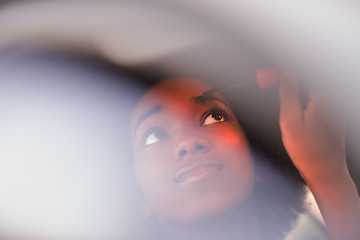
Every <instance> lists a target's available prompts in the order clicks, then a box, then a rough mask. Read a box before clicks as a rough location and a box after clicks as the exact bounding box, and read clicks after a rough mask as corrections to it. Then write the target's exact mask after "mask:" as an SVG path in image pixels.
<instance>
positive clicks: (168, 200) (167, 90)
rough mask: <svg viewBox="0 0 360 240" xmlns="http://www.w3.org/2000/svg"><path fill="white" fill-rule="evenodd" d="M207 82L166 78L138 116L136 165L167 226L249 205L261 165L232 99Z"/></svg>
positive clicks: (147, 196)
mask: <svg viewBox="0 0 360 240" xmlns="http://www.w3.org/2000/svg"><path fill="white" fill-rule="evenodd" d="M210 88H211V87H210V86H209V85H208V84H206V83H205V82H202V81H200V80H195V79H173V80H167V81H164V82H162V83H160V84H159V85H157V86H155V87H154V88H152V89H150V90H149V91H148V92H147V93H146V94H145V95H144V96H143V97H142V99H141V100H140V102H139V103H138V105H137V107H136V109H135V111H134V114H133V126H132V129H133V132H134V135H133V140H132V141H133V150H134V166H135V172H136V176H137V179H138V182H139V185H140V187H141V189H142V191H143V194H144V197H145V200H146V202H147V205H148V206H149V207H150V208H151V209H152V211H153V212H154V214H155V215H157V217H158V218H159V219H161V220H164V221H173V222H191V221H197V220H199V219H203V218H206V217H209V216H212V215H216V214H219V213H221V212H223V211H228V210H229V209H231V208H234V207H236V206H238V205H239V204H241V203H243V202H245V200H246V199H248V198H249V196H250V195H251V192H252V189H253V185H254V166H253V161H252V158H251V155H250V150H249V146H248V143H247V140H246V138H245V135H244V133H243V131H242V129H241V127H240V125H239V123H238V121H237V119H236V117H235V115H234V113H233V112H232V111H231V109H230V108H229V107H228V105H227V104H226V101H225V99H223V97H222V96H221V95H220V94H218V93H214V94H213V95H212V96H211V97H210V98H207V99H204V98H202V99H201V101H199V100H198V97H199V96H202V94H203V92H205V91H206V90H208V89H210Z"/></svg>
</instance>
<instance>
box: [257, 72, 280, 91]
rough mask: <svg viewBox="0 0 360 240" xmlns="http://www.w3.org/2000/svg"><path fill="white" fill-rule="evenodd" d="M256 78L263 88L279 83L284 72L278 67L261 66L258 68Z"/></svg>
mask: <svg viewBox="0 0 360 240" xmlns="http://www.w3.org/2000/svg"><path fill="white" fill-rule="evenodd" d="M256 78H257V82H258V85H259V87H260V88H261V89H265V88H269V87H272V86H276V85H279V84H280V82H281V78H282V73H281V71H280V69H279V68H277V67H266V68H259V69H257V70H256Z"/></svg>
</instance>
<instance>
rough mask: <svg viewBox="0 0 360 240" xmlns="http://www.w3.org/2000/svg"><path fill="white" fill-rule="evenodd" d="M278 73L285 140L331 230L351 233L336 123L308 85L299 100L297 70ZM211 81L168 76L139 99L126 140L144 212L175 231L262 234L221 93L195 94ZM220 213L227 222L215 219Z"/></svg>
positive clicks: (355, 209) (246, 155)
mask: <svg viewBox="0 0 360 240" xmlns="http://www.w3.org/2000/svg"><path fill="white" fill-rule="evenodd" d="M284 76H285V75H284ZM282 80H283V81H282V82H281V84H280V87H279V93H280V103H281V113H280V127H281V131H282V139H283V142H284V145H285V147H286V150H287V152H288V154H289V155H290V157H291V159H292V161H293V163H294V164H295V166H296V167H297V168H298V170H299V171H300V173H301V175H302V177H303V178H304V180H305V181H306V183H307V185H308V186H309V188H310V190H311V191H312V192H313V194H314V196H315V198H316V201H317V203H318V205H319V207H320V210H321V213H322V215H323V217H324V220H325V223H326V226H327V230H328V235H329V238H330V239H332V240H335V239H348V240H352V239H354V240H355V239H358V236H360V233H359V230H358V226H359V223H360V220H359V219H360V202H359V198H358V194H357V191H356V188H355V185H354V183H353V181H352V179H351V177H350V175H349V172H348V169H347V166H346V161H345V160H346V159H345V144H344V137H343V132H344V131H343V129H342V128H341V124H340V125H337V127H336V128H334V127H333V126H332V128H330V127H329V126H328V125H327V124H324V122H325V121H324V118H323V116H324V113H323V112H322V109H323V108H322V105H321V104H320V102H321V100H320V99H319V98H317V97H316V94H314V93H313V92H312V91H311V92H310V102H309V103H308V105H307V107H306V109H302V108H301V104H300V97H299V90H298V87H297V82H296V79H295V78H294V77H293V76H292V75H291V74H286V77H284V79H282ZM210 88H211V87H210V86H209V85H207V84H206V83H204V82H202V81H199V80H194V79H177V80H173V81H170V80H169V81H165V82H162V83H161V84H160V85H157V86H155V87H154V88H152V89H151V90H150V91H149V92H148V93H146V94H145V96H144V97H143V98H142V100H141V101H140V102H139V104H138V105H137V107H136V110H135V112H134V115H133V126H132V129H133V132H134V136H133V149H134V158H135V171H136V174H137V179H138V181H139V184H140V187H141V188H142V190H143V193H144V196H145V200H146V203H145V204H144V209H145V213H146V214H145V215H148V216H149V215H155V216H157V218H158V219H159V221H160V222H161V223H162V225H163V226H164V229H165V231H166V232H168V234H169V235H170V236H177V237H179V236H180V239H181V238H189V237H190V238H191V236H192V237H198V238H203V237H206V238H209V237H214V239H219V236H223V237H227V238H228V239H231V236H237V237H240V236H243V237H246V239H259V231H258V224H257V218H256V216H257V214H256V206H254V204H253V201H250V200H251V199H252V198H253V194H252V192H253V186H254V183H255V182H256V181H259V180H260V179H261V177H259V176H258V174H257V173H256V172H255V171H254V167H253V160H252V157H251V155H250V151H249V146H248V143H247V140H246V138H245V136H244V134H243V131H242V129H241V126H240V125H239V124H238V122H237V120H236V118H235V116H234V115H233V113H232V111H231V109H230V108H229V107H228V106H227V104H226V100H225V99H223V98H222V96H221V95H220V94H218V93H215V94H213V95H212V96H213V97H215V98H217V99H215V100H214V99H212V100H205V101H203V102H202V101H196V97H198V96H201V95H202V93H203V92H204V91H207V90H209V89H210ZM146 114H147V115H146ZM139 119H141V121H139ZM194 164H195V165H194ZM179 169H180V170H179ZM181 169H183V170H181ZM184 169H185V170H184ZM188 169H191V170H189V171H188ZM179 171H180V177H178V178H177V177H176V176H177V174H179ZM174 175H175V177H174ZM235 210H236V211H235ZM245 210H246V211H245ZM234 212H237V213H239V212H240V213H242V214H234ZM220 219H221V221H222V222H223V221H225V222H227V224H217V223H218V220H219V221H220ZM231 222H232V223H234V224H231ZM214 226H218V227H214ZM239 226H242V228H239ZM179 233H181V234H182V235H179ZM229 233H234V234H235V235H234V234H229ZM225 239H226V238H225Z"/></svg>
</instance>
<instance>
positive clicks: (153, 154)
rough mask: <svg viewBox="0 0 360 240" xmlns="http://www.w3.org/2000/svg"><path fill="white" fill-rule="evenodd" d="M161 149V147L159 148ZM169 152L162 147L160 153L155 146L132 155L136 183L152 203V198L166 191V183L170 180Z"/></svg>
mask: <svg viewBox="0 0 360 240" xmlns="http://www.w3.org/2000/svg"><path fill="white" fill-rule="evenodd" d="M159 147H161V146H159ZM169 154H170V151H169V150H168V148H166V147H162V148H161V151H160V150H159V149H157V146H152V149H146V150H145V151H143V150H142V151H138V152H136V153H135V154H134V168H135V174H136V178H137V181H138V183H139V186H140V188H141V189H142V191H143V194H144V196H145V198H146V199H147V200H148V201H150V202H153V199H154V198H158V197H159V196H161V195H162V192H166V191H168V189H167V188H168V186H167V185H166V183H167V182H168V181H166V180H167V179H168V178H170V174H169V169H170V167H171V166H169V164H170V163H169V158H170V155H169Z"/></svg>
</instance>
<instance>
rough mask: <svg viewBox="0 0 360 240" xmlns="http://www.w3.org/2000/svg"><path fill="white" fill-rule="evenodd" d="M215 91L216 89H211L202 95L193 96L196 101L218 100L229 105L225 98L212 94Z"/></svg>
mask: <svg viewBox="0 0 360 240" xmlns="http://www.w3.org/2000/svg"><path fill="white" fill-rule="evenodd" d="M211 90H212V89H211ZM215 92H216V91H211V92H210V91H209V90H208V91H205V92H204V93H203V94H202V95H200V96H196V97H193V98H192V100H193V101H194V102H196V103H202V104H203V103H205V102H208V101H218V102H221V103H223V104H224V105H225V106H226V107H229V106H228V104H227V103H226V102H225V101H224V100H223V99H221V98H219V97H216V96H212V95H211V94H213V93H215Z"/></svg>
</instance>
